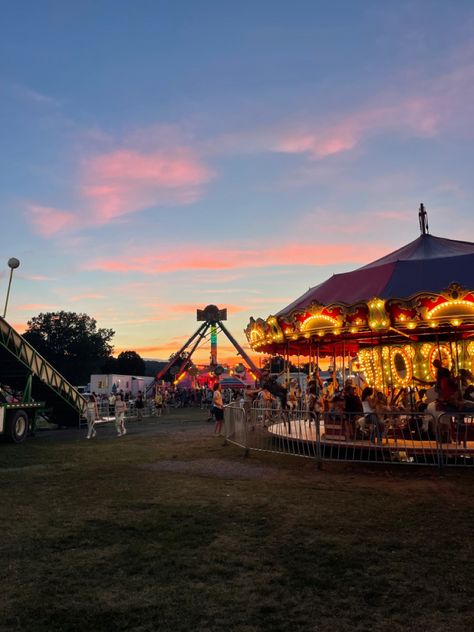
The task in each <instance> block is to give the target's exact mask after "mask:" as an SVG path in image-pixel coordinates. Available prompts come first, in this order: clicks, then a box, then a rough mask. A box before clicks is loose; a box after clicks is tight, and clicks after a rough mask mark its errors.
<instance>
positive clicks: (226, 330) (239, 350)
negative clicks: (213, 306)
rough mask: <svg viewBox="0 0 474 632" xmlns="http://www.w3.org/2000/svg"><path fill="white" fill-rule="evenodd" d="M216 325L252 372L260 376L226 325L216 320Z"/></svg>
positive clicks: (258, 370) (257, 369)
mask: <svg viewBox="0 0 474 632" xmlns="http://www.w3.org/2000/svg"><path fill="white" fill-rule="evenodd" d="M218 325H219V327H220V328H221V331H223V332H224V333H225V335H226V336H227V338H228V340H229V341H230V342H231V343H232V344H233V345H234V348H235V349H237V351H238V352H239V354H240V355H241V356H242V358H243V359H244V360H245V362H246V363H247V364H248V366H249V367H250V369H251V370H252V372H253V373H254V374H255V375H256V376H257V377H260V369H259V368H258V367H257V366H256V365H255V364H254V363H253V362H252V360H251V359H250V358H249V356H248V355H247V354H246V353H245V351H244V350H243V349H242V347H241V346H240V345H239V343H238V342H237V340H236V339H235V338H234V337H233V335H232V334H231V333H230V331H228V329H226V327H225V326H224V324H223V323H222V321H220V320H219V321H218Z"/></svg>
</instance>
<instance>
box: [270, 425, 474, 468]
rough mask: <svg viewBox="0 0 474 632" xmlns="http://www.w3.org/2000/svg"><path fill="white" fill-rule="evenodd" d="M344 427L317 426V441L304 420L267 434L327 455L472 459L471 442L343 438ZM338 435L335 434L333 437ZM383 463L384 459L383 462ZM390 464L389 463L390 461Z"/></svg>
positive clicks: (273, 427) (389, 433)
mask: <svg viewBox="0 0 474 632" xmlns="http://www.w3.org/2000/svg"><path fill="white" fill-rule="evenodd" d="M343 430H344V426H343V425H342V424H341V425H339V427H336V426H335V424H325V423H324V421H321V422H320V426H319V437H318V431H317V428H316V424H315V422H309V421H308V420H306V419H301V420H298V419H296V420H291V421H285V422H278V423H273V424H271V425H269V427H268V428H267V431H268V433H269V435H271V436H272V437H273V438H274V439H275V440H285V441H288V442H291V443H293V444H295V443H299V444H316V443H318V441H319V444H320V445H321V446H322V448H323V449H324V450H325V452H326V454H327V453H330V452H331V451H333V452H336V451H337V452H339V453H340V452H341V451H345V452H348V451H352V452H354V451H358V452H359V453H361V454H362V453H364V452H367V451H371V452H373V451H377V452H387V453H390V454H391V455H393V454H394V453H399V452H401V451H402V452H405V453H406V454H407V455H411V456H416V457H417V459H416V460H417V461H418V460H420V457H423V458H424V459H427V460H429V459H431V458H433V459H434V458H435V457H437V456H438V455H439V453H440V450H441V451H442V452H443V454H445V455H446V456H447V457H450V456H453V457H459V456H461V455H462V457H463V458H474V441H472V440H468V441H464V440H461V439H459V438H458V439H456V437H454V438H453V439H452V440H451V441H450V442H443V443H439V442H437V441H436V440H434V439H425V438H421V437H414V436H406V435H404V436H402V435H400V434H399V433H397V432H396V431H392V430H388V431H387V433H384V434H383V435H382V436H381V437H380V438H379V437H369V436H367V437H364V438H362V437H350V436H346V435H344V434H343ZM336 432H337V433H338V434H335V433H336ZM384 460H385V459H384ZM390 460H392V459H390Z"/></svg>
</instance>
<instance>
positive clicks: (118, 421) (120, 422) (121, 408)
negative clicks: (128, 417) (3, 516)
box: [115, 394, 127, 437]
mask: <svg viewBox="0 0 474 632" xmlns="http://www.w3.org/2000/svg"><path fill="white" fill-rule="evenodd" d="M126 409H127V404H126V403H125V402H124V401H123V398H122V396H121V395H120V394H118V395H117V396H116V398H115V427H116V429H117V436H118V437H123V436H124V435H126V434H127V430H126V428H125V411H126Z"/></svg>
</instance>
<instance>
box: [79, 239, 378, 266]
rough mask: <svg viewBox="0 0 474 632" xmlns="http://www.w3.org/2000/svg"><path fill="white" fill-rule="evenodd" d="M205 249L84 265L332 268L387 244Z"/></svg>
mask: <svg viewBox="0 0 474 632" xmlns="http://www.w3.org/2000/svg"><path fill="white" fill-rule="evenodd" d="M211 250H212V252H211V253H210V249H209V248H208V249H206V250H201V249H200V248H199V249H198V248H196V246H194V245H184V244H183V245H182V250H181V254H180V256H179V257H177V256H176V253H175V252H174V251H170V252H162V253H160V254H155V251H154V250H153V253H151V254H144V255H142V254H140V255H136V256H134V255H129V256H126V255H122V256H121V257H120V259H112V258H111V259H96V260H95V261H90V262H87V263H85V264H84V268H85V269H88V270H103V271H106V272H119V273H124V272H140V273H143V274H157V273H164V272H176V271H184V270H233V269H249V268H259V267H264V266H294V265H328V264H332V263H334V262H338V263H339V264H344V263H366V262H367V261H370V260H371V259H374V258H377V257H379V256H381V255H382V254H383V253H384V252H386V250H387V247H386V246H384V245H383V244H380V243H378V244H350V243H349V244H341V243H324V244H318V245H315V244H304V243H303V244H302V243H290V244H286V245H283V244H282V245H278V246H271V247H267V248H257V247H256V248H238V247H229V248H212V249H211Z"/></svg>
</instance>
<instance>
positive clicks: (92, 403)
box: [86, 393, 99, 439]
mask: <svg viewBox="0 0 474 632" xmlns="http://www.w3.org/2000/svg"><path fill="white" fill-rule="evenodd" d="M98 418H99V411H98V409H97V398H96V394H95V393H92V394H91V395H89V401H88V402H87V408H86V419H87V437H86V438H87V439H93V438H94V437H95V436H96V434H97V433H96V431H95V428H94V426H95V422H96V421H97V419H98Z"/></svg>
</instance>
